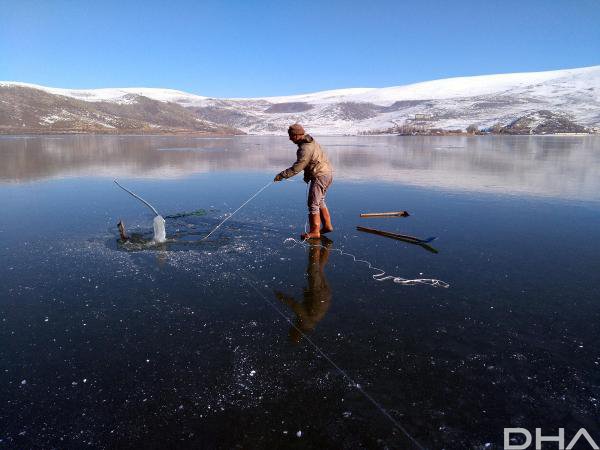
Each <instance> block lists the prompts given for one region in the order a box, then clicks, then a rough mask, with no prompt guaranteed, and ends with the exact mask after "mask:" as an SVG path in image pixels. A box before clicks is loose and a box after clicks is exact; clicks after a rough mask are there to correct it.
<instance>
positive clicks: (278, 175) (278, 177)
mask: <svg viewBox="0 0 600 450" xmlns="http://www.w3.org/2000/svg"><path fill="white" fill-rule="evenodd" d="M281 180H283V177H282V176H281V174H280V173H278V174H277V175H275V178H273V181H281Z"/></svg>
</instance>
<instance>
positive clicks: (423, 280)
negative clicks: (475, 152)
mask: <svg viewBox="0 0 600 450" xmlns="http://www.w3.org/2000/svg"><path fill="white" fill-rule="evenodd" d="M308 191H309V186H308V185H307V186H306V199H307V201H308ZM307 227H308V221H306V222H304V233H308V231H307ZM287 242H294V245H297V244H300V245H302V246H303V247H307V246H308V244H307V243H306V239H304V240H303V241H299V240H297V239H294V238H287V239H285V240H284V241H283V243H284V244H285V243H287ZM310 245H315V244H313V243H311V244H310ZM317 245H318V246H319V247H322V248H326V247H324V246H323V245H321V244H317ZM329 250H331V251H334V252H339V253H340V255H346V256H350V257H352V259H353V260H354V262H362V263H365V264H366V265H367V266H368V268H369V269H371V270H378V271H379V273H376V274H374V275H372V276H371V277H372V278H373V279H374V280H375V281H386V280H392V281H393V282H394V283H398V284H402V285H405V286H414V285H416V284H428V285H430V286H433V287H442V288H448V287H450V285H449V284H448V283H446V282H445V281H442V280H436V279H434V278H415V279H413V280H408V279H406V278H402V277H396V276H393V275H387V276H384V275H385V271H384V270H382V269H380V268H379V267H375V266H373V265H372V264H371V263H370V262H369V261H365V260H364V259H356V256H354V255H353V254H351V253H346V252H343V251H342V250H340V249H339V248H331V249H329Z"/></svg>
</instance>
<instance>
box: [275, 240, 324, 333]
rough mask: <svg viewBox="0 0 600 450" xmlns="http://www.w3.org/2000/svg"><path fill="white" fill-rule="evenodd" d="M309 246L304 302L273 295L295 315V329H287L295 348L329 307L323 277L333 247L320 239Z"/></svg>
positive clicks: (286, 296) (277, 294)
mask: <svg viewBox="0 0 600 450" xmlns="http://www.w3.org/2000/svg"><path fill="white" fill-rule="evenodd" d="M306 242H307V243H308V245H309V250H308V267H307V269H306V273H307V275H308V286H307V287H306V288H304V299H303V301H302V302H297V301H295V300H294V298H293V297H291V296H289V295H286V294H284V293H282V292H279V291H276V292H275V295H276V296H277V298H278V299H279V300H280V301H281V302H282V303H284V304H286V305H287V306H289V307H290V308H291V309H292V311H294V313H295V314H296V322H295V326H292V327H291V328H290V340H291V341H292V342H293V343H294V344H298V343H299V342H300V339H301V338H302V335H303V334H308V333H310V332H312V331H313V330H314V329H315V327H316V326H317V324H318V323H319V322H320V321H321V319H323V317H325V314H326V313H327V310H328V309H329V305H330V304H331V289H330V287H329V284H328V283H327V278H326V277H325V272H324V269H325V265H326V264H327V260H328V259H329V248H330V247H331V245H332V244H333V242H332V241H331V240H330V239H327V238H326V237H321V239H320V240H315V242H313V243H311V242H309V241H306Z"/></svg>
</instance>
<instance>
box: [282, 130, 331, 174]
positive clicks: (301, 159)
mask: <svg viewBox="0 0 600 450" xmlns="http://www.w3.org/2000/svg"><path fill="white" fill-rule="evenodd" d="M301 170H304V181H306V182H308V181H309V180H314V179H315V178H316V177H320V176H322V175H329V174H331V173H332V171H333V169H332V167H331V163H330V162H329V159H327V155H326V154H325V152H324V151H323V149H322V148H321V146H320V145H319V144H318V143H317V141H315V140H314V139H313V138H312V136H311V135H309V134H305V135H304V139H303V140H302V141H301V142H299V143H298V151H297V152H296V162H295V163H294V164H293V165H292V167H290V168H289V169H285V170H284V171H282V172H281V173H280V174H279V175H281V176H282V177H283V178H290V177H293V176H294V175H296V174H298V173H300V171H301Z"/></svg>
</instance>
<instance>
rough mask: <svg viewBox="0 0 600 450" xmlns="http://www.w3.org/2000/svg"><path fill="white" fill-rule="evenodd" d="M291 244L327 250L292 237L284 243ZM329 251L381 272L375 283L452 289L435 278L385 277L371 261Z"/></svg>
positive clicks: (340, 251)
mask: <svg viewBox="0 0 600 450" xmlns="http://www.w3.org/2000/svg"><path fill="white" fill-rule="evenodd" d="M289 242H293V244H294V246H295V245H302V246H303V247H308V246H309V245H316V246H318V247H322V248H327V247H325V246H323V245H321V244H314V243H312V242H311V243H310V244H308V243H307V242H306V240H304V241H299V240H298V239H294V238H292V237H290V238H287V239H285V240H284V241H283V243H284V244H287V243H289ZM329 250H330V251H334V252H339V254H340V255H346V256H350V257H351V258H352V259H353V260H354V262H357V263H358V262H361V263H365V264H366V265H367V267H368V268H369V269H371V270H374V271H379V273H376V274H374V275H371V278H373V279H374V280H375V281H386V280H392V281H393V282H394V283H397V284H402V285H404V286H414V285H416V284H427V285H429V286H433V287H442V288H448V287H450V285H449V284H448V283H446V282H445V281H442V280H436V279H435V278H415V279H412V280H411V279H407V278H402V277H398V276H394V275H385V274H386V272H385V270H383V269H380V268H379V267H375V266H374V265H372V264H371V263H370V262H369V261H366V260H364V259H357V258H356V256H354V255H353V254H351V253H346V252H344V251H342V250H340V249H339V248H330V249H329Z"/></svg>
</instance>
